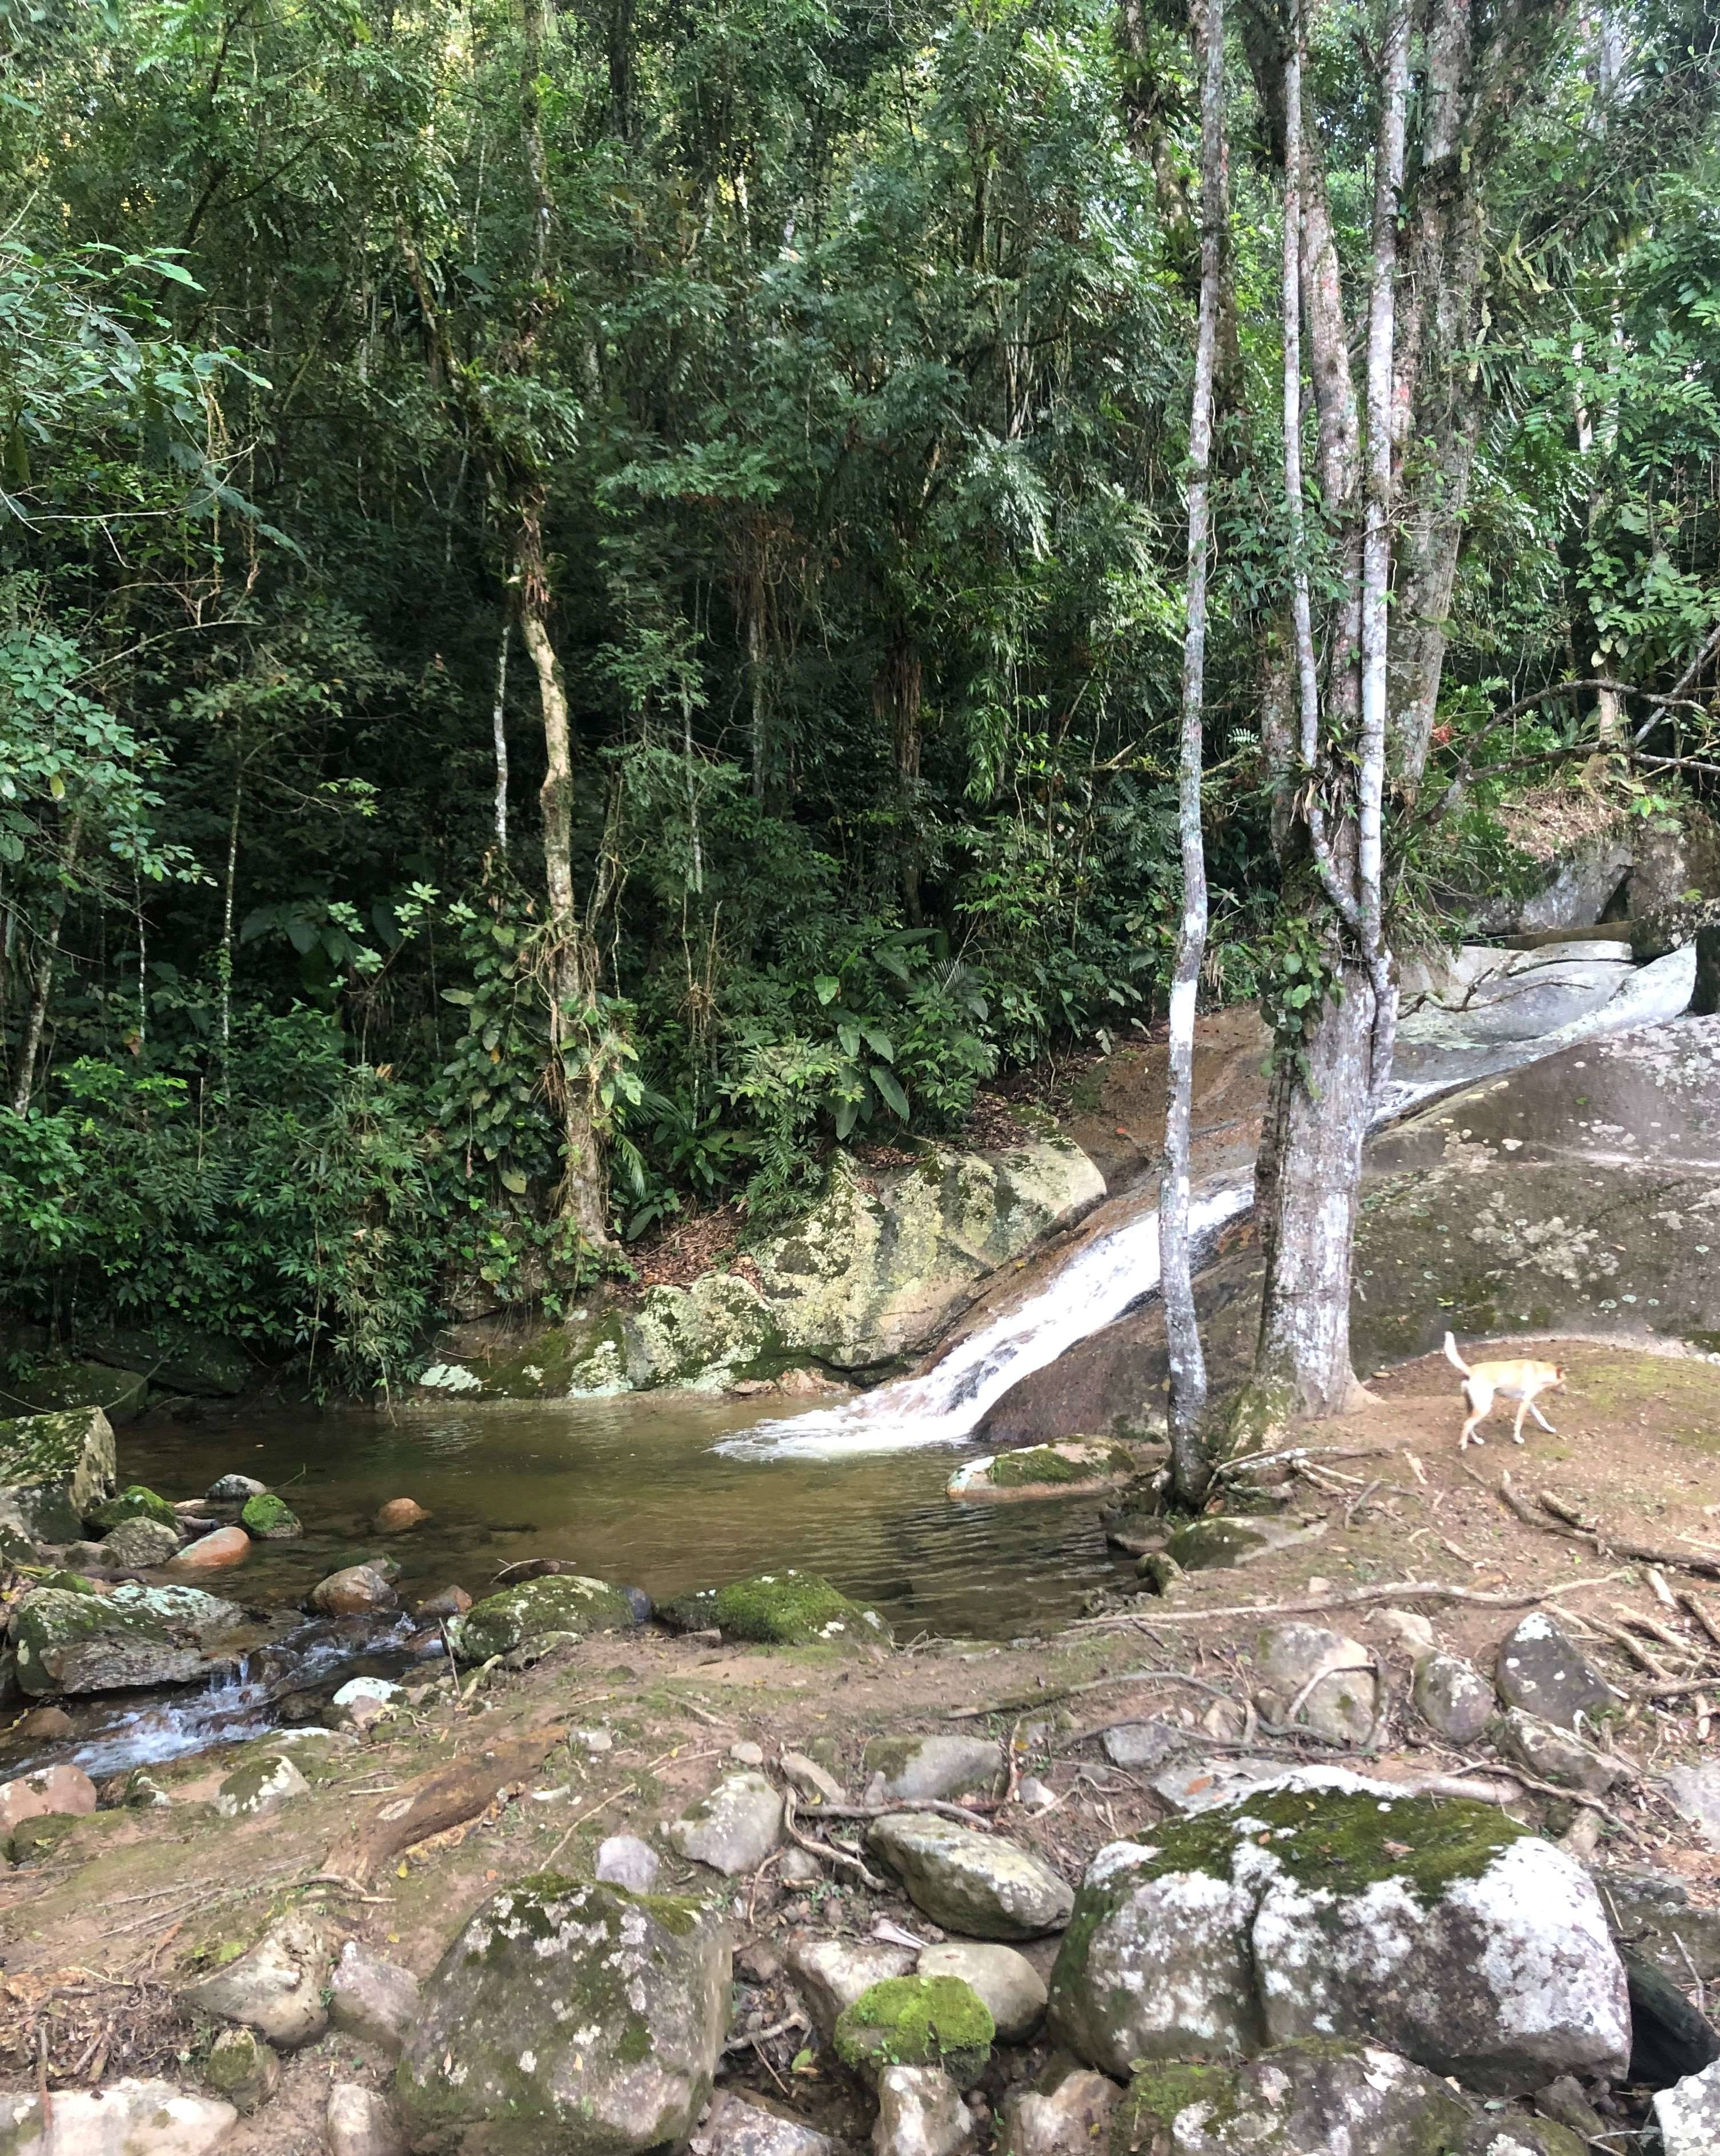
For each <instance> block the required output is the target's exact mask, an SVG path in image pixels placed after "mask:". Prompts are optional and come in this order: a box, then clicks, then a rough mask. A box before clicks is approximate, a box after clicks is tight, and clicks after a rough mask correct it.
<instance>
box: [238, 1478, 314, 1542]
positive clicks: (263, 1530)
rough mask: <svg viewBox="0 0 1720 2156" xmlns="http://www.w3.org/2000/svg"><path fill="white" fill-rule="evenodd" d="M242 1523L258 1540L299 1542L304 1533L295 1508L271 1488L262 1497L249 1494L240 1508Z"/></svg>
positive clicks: (249, 1533)
mask: <svg viewBox="0 0 1720 2156" xmlns="http://www.w3.org/2000/svg"><path fill="white" fill-rule="evenodd" d="M239 1525H240V1526H241V1527H243V1528H244V1531H245V1532H246V1533H247V1534H248V1535H249V1536H250V1537H252V1538H253V1539H254V1541H256V1542H259V1543H290V1542H296V1541H297V1540H298V1538H299V1537H300V1535H302V1534H303V1533H304V1532H305V1530H304V1527H303V1526H302V1525H301V1524H300V1519H299V1516H298V1514H297V1513H296V1512H295V1511H294V1510H293V1508H292V1507H291V1506H290V1504H288V1502H287V1501H286V1500H285V1497H277V1496H275V1493H274V1491H272V1490H265V1491H264V1492H263V1494H262V1496H259V1497H247V1498H246V1499H245V1501H244V1506H243V1507H241V1508H240V1512H239Z"/></svg>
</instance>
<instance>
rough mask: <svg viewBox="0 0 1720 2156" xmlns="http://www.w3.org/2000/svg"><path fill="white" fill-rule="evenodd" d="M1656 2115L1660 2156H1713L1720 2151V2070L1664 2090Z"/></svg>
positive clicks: (1711, 2068) (1710, 2069)
mask: <svg viewBox="0 0 1720 2156" xmlns="http://www.w3.org/2000/svg"><path fill="white" fill-rule="evenodd" d="M1654 2115H1655V2124H1656V2126H1657V2127H1659V2128H1660V2130H1661V2156H1714V2151H1715V2149H1717V2148H1720V2066H1704V2067H1703V2069H1702V2071H1701V2072H1700V2073H1699V2074H1692V2075H1690V2076H1687V2078H1686V2079H1685V2080H1683V2081H1681V2082H1676V2083H1675V2084H1674V2086H1673V2087H1671V2088H1669V2089H1662V2090H1661V2092H1660V2094H1659V2095H1658V2096H1657V2097H1656V2098H1655V2100H1654Z"/></svg>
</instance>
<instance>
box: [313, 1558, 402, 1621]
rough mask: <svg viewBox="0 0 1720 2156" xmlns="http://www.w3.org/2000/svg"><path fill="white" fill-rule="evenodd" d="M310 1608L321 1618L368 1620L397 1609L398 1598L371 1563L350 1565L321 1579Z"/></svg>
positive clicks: (385, 1579)
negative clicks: (357, 1618) (363, 1618)
mask: <svg viewBox="0 0 1720 2156" xmlns="http://www.w3.org/2000/svg"><path fill="white" fill-rule="evenodd" d="M309 1600H310V1605H311V1609H314V1610H315V1611H316V1613H317V1614H318V1615H319V1616H322V1617H368V1616H374V1615H376V1614H379V1613H381V1612H384V1611H387V1610H391V1609H398V1608H399V1606H400V1598H399V1596H398V1594H395V1592H394V1590H393V1587H391V1586H390V1585H389V1584H388V1580H387V1578H385V1577H384V1576H383V1573H381V1572H379V1571H378V1570H377V1567H376V1566H375V1565H373V1564H349V1565H347V1566H344V1567H343V1568H341V1571H339V1572H331V1573H330V1574H329V1575H328V1577H327V1578H326V1579H320V1580H318V1581H317V1583H316V1586H315V1587H313V1588H312V1589H311V1594H310V1597H309Z"/></svg>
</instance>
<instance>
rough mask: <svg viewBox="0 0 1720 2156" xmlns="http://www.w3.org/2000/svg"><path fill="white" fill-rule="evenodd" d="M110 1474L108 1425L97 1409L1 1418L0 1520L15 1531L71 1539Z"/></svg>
mask: <svg viewBox="0 0 1720 2156" xmlns="http://www.w3.org/2000/svg"><path fill="white" fill-rule="evenodd" d="M114 1472H115V1470H114V1433H113V1425H112V1424H110V1422H109V1420H108V1419H107V1417H106V1416H105V1414H103V1413H102V1411H101V1409H100V1408H85V1409H75V1410H73V1411H70V1412H69V1413H66V1414H39V1415H16V1416H13V1417H11V1418H9V1419H7V1420H5V1421H0V1522H4V1524H5V1526H6V1527H7V1528H8V1531H9V1532H12V1533H13V1534H15V1535H18V1536H21V1537H25V1538H26V1539H28V1540H33V1541H36V1542H58V1543H66V1542H72V1541H74V1540H75V1539H76V1537H77V1535H78V1532H79V1526H80V1522H81V1521H82V1519H83V1517H84V1514H85V1512H86V1511H87V1510H88V1508H89V1507H90V1506H91V1505H93V1504H95V1503H97V1502H98V1501H100V1499H101V1498H102V1497H103V1496H105V1495H106V1493H107V1492H108V1491H110V1490H111V1489H112V1488H113V1486H114Z"/></svg>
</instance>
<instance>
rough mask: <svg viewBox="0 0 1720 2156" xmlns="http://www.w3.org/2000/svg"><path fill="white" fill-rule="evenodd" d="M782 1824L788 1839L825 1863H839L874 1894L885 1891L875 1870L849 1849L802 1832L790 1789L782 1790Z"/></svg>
mask: <svg viewBox="0 0 1720 2156" xmlns="http://www.w3.org/2000/svg"><path fill="white" fill-rule="evenodd" d="M824 1809H827V1807H825V1806H824V1805H822V1804H821V1805H820V1806H819V1810H820V1811H823V1810H824ZM828 1809H832V1810H834V1806H830V1807H828ZM783 1826H784V1827H785V1828H786V1829H787V1830H788V1836H789V1839H790V1840H793V1841H798V1843H799V1845H800V1846H801V1847H802V1848H803V1849H804V1850H808V1851H810V1852H811V1854H812V1855H813V1856H821V1857H822V1858H823V1859H824V1862H825V1863H826V1864H839V1865H840V1866H842V1867H843V1868H844V1870H845V1871H851V1872H853V1873H854V1875H855V1877H856V1878H857V1879H858V1880H859V1881H860V1884H861V1885H862V1886H870V1888H871V1890H872V1892H874V1893H875V1894H881V1893H883V1892H885V1884H884V1881H882V1880H881V1878H879V1877H878V1876H877V1874H876V1873H875V1872H873V1871H868V1870H867V1868H866V1866H865V1865H864V1864H863V1863H862V1862H861V1861H860V1858H859V1857H857V1856H855V1855H854V1854H853V1852H852V1851H850V1850H846V1849H839V1848H838V1847H837V1845H835V1843H834V1842H829V1841H821V1840H819V1837H818V1836H817V1835H811V1834H804V1833H803V1832H802V1831H801V1828H800V1825H799V1822H798V1820H796V1818H795V1816H794V1792H793V1790H792V1789H785V1790H784V1791H783Z"/></svg>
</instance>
